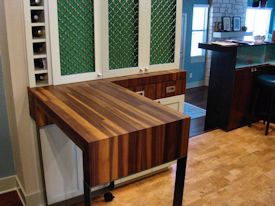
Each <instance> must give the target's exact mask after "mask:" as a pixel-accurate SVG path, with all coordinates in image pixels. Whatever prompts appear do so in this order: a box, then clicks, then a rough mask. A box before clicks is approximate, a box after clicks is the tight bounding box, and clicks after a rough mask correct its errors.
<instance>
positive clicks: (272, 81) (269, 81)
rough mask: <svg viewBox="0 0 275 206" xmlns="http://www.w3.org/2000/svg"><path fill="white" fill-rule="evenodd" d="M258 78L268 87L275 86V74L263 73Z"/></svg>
mask: <svg viewBox="0 0 275 206" xmlns="http://www.w3.org/2000/svg"><path fill="white" fill-rule="evenodd" d="M258 80H259V82H260V83H261V84H263V85H265V86H267V87H273V88H275V75H271V74H263V75H260V76H259V77H258Z"/></svg>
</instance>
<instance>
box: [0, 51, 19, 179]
mask: <svg viewBox="0 0 275 206" xmlns="http://www.w3.org/2000/svg"><path fill="white" fill-rule="evenodd" d="M14 174H15V171H14V164H13V157H12V147H11V141H10V133H9V124H8V116H7V110H6V100H5V94H4V82H3V71H2V63H1V56H0V178H1V177H7V176H11V175H14Z"/></svg>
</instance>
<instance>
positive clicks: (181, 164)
mask: <svg viewBox="0 0 275 206" xmlns="http://www.w3.org/2000/svg"><path fill="white" fill-rule="evenodd" d="M186 160H187V157H184V158H181V159H179V160H178V161H177V172H176V183H175V190H174V201H173V206H182V196H183V191H184V180H185V171H186Z"/></svg>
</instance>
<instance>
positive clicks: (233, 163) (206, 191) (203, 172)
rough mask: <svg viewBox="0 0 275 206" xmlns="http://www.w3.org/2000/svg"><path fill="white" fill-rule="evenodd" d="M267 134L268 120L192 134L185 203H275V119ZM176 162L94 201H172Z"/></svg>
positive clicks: (147, 204) (148, 205) (144, 205)
mask: <svg viewBox="0 0 275 206" xmlns="http://www.w3.org/2000/svg"><path fill="white" fill-rule="evenodd" d="M271 130H273V131H271V132H270V134H269V136H264V135H263V134H264V125H263V124H262V123H258V124H254V125H253V126H252V128H248V127H243V128H240V129H237V130H234V131H231V132H228V133H226V132H223V131H221V130H215V131H212V132H209V133H205V134H203V135H200V136H197V137H194V138H191V139H190V142H189V154H188V166H187V175H186V183H185V192H184V205H185V206H204V205H207V206H208V205H210V206H254V205H255V206H262V205H265V206H273V205H275V125H271ZM174 178H175V167H173V168H171V170H169V171H167V172H163V173H161V174H158V175H155V176H153V177H149V178H146V179H144V180H142V181H139V182H136V183H134V184H131V185H128V186H125V187H122V188H118V189H116V190H114V191H113V194H114V195H115V199H114V200H113V201H112V202H111V203H105V202H104V201H103V198H98V199H96V200H95V201H94V202H93V206H102V205H107V206H155V205H156V206H170V205H172V196H173V187H174Z"/></svg>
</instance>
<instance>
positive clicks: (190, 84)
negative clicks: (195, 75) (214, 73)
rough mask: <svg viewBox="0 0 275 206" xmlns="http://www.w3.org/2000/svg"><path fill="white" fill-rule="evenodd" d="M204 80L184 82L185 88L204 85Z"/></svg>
mask: <svg viewBox="0 0 275 206" xmlns="http://www.w3.org/2000/svg"><path fill="white" fill-rule="evenodd" d="M204 85H205V84H204V80H203V81H198V82H190V83H187V84H186V88H187V89H191V88H195V87H201V86H204Z"/></svg>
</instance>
